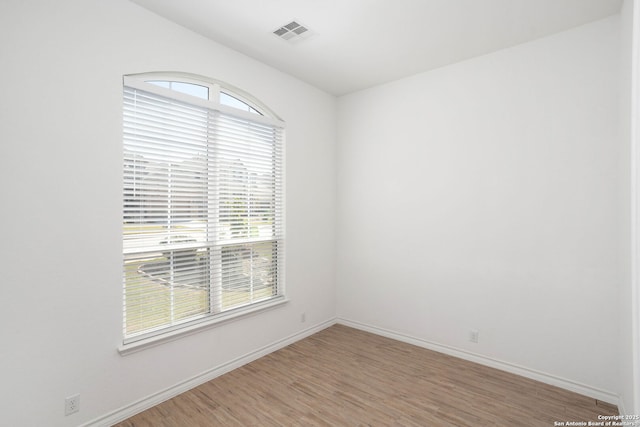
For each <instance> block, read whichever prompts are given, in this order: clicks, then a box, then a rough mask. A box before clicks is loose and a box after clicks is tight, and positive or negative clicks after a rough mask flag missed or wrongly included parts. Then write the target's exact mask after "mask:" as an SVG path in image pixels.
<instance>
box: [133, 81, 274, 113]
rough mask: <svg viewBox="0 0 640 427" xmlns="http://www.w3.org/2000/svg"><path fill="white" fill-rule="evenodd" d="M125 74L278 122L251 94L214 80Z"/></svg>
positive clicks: (269, 110)
mask: <svg viewBox="0 0 640 427" xmlns="http://www.w3.org/2000/svg"><path fill="white" fill-rule="evenodd" d="M126 77H127V78H129V79H134V80H136V81H138V82H142V83H148V84H152V85H154V86H158V87H162V88H165V89H169V90H172V91H175V92H179V93H181V94H184V95H187V96H190V97H194V98H199V99H203V100H207V101H211V102H213V103H216V104H219V105H223V106H226V107H230V108H234V109H237V110H240V111H244V112H248V113H251V114H256V115H260V116H264V117H269V118H272V119H275V120H278V121H280V118H279V117H278V116H277V115H276V114H275V113H274V112H273V111H272V110H271V109H269V108H268V107H267V106H266V105H264V104H263V103H262V102H260V101H259V100H258V99H256V98H255V97H253V96H252V95H250V94H248V93H246V92H244V91H243V90H241V89H238V88H236V87H234V86H232V85H230V84H228V83H224V82H221V81H218V80H215V79H211V78H208V77H203V76H198V75H195V74H188V73H180V72H153V73H142V74H130V75H128V76H126Z"/></svg>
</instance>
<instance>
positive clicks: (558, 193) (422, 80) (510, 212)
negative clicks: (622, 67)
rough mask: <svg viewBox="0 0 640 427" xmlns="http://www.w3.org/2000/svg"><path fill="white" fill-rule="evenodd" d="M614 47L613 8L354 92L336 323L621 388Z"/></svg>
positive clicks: (342, 103) (343, 120) (347, 121)
mask: <svg viewBox="0 0 640 427" xmlns="http://www.w3.org/2000/svg"><path fill="white" fill-rule="evenodd" d="M618 60H619V17H617V16H615V17H611V18H607V19H604V20H601V21H598V22H595V23H592V24H589V25H586V26H582V27H579V28H576V29H573V30H570V31H567V32H564V33H560V34H557V35H554V36H551V37H547V38H544V39H540V40H537V41H534V42H531V43H528V44H524V45H520V46H517V47H514V48H511V49H507V50H503V51H499V52H496V53H493V54H489V55H486V56H482V57H478V58H475V59H472V60H469V61H465V62H462V63H458V64H455V65H451V66H448V67H445V68H441V69H438V70H434V71H431V72H427V73H423V74H419V75H416V76H413V77H411V78H407V79H404V80H400V81H397V82H394V83H391V84H387V85H384V86H379V87H376V88H373V89H370V90H365V91H362V92H359V93H355V94H352V95H348V96H344V97H342V98H340V99H339V101H338V136H339V138H338V159H339V162H338V182H339V184H340V186H339V193H338V248H339V249H338V263H337V289H338V296H337V301H338V316H339V318H342V319H346V320H348V321H353V322H358V323H359V324H360V325H362V326H364V327H372V328H375V329H377V330H386V331H391V332H392V333H394V334H398V335H404V336H406V337H412V338H416V339H417V340H418V341H421V342H424V343H427V344H436V345H442V346H448V347H449V348H453V349H457V350H462V351H467V352H471V353H474V354H476V355H480V356H482V357H483V358H485V360H488V361H502V362H506V363H508V364H512V365H516V366H522V367H525V368H526V369H527V370H529V372H538V373H541V374H542V375H543V376H544V377H545V378H546V379H547V380H549V379H559V380H561V382H564V383H577V385H585V386H586V387H585V388H586V389H593V390H594V391H595V392H596V393H595V394H598V395H604V396H605V397H609V398H610V400H615V395H616V394H617V390H618V381H617V378H618V372H617V363H618V360H619V359H618V351H617V345H618V329H619V320H618V313H617V310H618V285H619V282H620V280H621V278H620V277H619V276H620V268H619V267H620V266H619V258H620V251H621V248H620V246H621V245H620V227H621V225H620V223H619V218H620V212H619V209H620V207H621V206H624V205H625V203H626V206H628V196H627V195H626V194H621V192H620V190H619V184H620V181H621V180H622V179H623V177H621V173H623V172H621V170H620V165H619V158H620V155H621V154H620V150H621V149H622V148H621V143H620V139H619V135H618V131H619V128H618V126H619V124H618V110H619V104H618V89H619V87H618V86H619V81H620V73H619V66H618ZM621 198H622V199H621ZM625 198H626V202H625ZM470 329H478V330H479V332H480V335H479V337H480V342H479V343H478V344H473V343H470V342H469V341H468V340H467V338H468V332H469V330H470ZM505 366H506V365H505ZM565 380H566V381H565Z"/></svg>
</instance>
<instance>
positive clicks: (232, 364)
mask: <svg viewBox="0 0 640 427" xmlns="http://www.w3.org/2000/svg"><path fill="white" fill-rule="evenodd" d="M335 323H336V319H330V320H327V321H325V322H322V323H320V324H317V325H315V326H312V327H310V328H307V329H305V330H303V331H300V332H298V333H295V334H293V335H290V336H288V337H285V338H283V339H281V340H278V341H276V342H274V343H272V344H269V345H267V346H264V347H262V348H259V349H257V350H255V351H252V352H250V353H247V354H245V355H243V356H240V357H238V358H236V359H233V360H230V361H229V362H227V363H223V364H222V365H219V366H216V367H215V368H212V369H209V370H207V371H205V372H203V373H201V374H199V375H196V376H195V377H192V378H190V379H188V380H185V381H183V382H180V383H178V384H175V385H174V386H172V387H169V388H167V389H166V390H162V391H160V392H157V393H154V394H152V395H150V396H147V397H145V398H143V399H140V400H138V401H137V402H134V403H132V404H130V405H126V406H123V407H122V408H120V409H117V410H115V411H113V412H110V413H108V414H106V415H104V416H101V417H99V418H96V419H94V420H92V421H89V422H88V423H85V424H82V426H81V427H108V426H112V425H114V424H116V423H119V422H121V421H124V420H126V419H127V418H130V417H132V416H134V415H136V414H138V413H140V412H142V411H145V410H147V409H149V408H152V407H153V406H155V405H158V404H160V403H162V402H164V401H166V400H169V399H171V398H173V397H175V396H177V395H179V394H181V393H184V392H185V391H188V390H191V389H192V388H194V387H197V386H199V385H201V384H204V383H206V382H207V381H211V380H212V379H214V378H216V377H219V376H220V375H223V374H226V373H227V372H230V371H232V370H234V369H236V368H239V367H241V366H243V365H246V364H247V363H250V362H253V361H254V360H256V359H259V358H261V357H262V356H266V355H267V354H269V353H273V352H274V351H276V350H279V349H281V348H284V347H286V346H288V345H290V344H293V343H294V342H296V341H299V340H301V339H303V338H306V337H308V336H310V335H313V334H315V333H316V332H320V331H321V330H323V329H326V328H328V327H329V326H331V325H334V324H335Z"/></svg>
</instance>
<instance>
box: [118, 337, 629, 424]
mask: <svg viewBox="0 0 640 427" xmlns="http://www.w3.org/2000/svg"><path fill="white" fill-rule="evenodd" d="M617 414H618V410H617V408H616V407H615V406H613V405H610V404H607V403H604V402H600V401H597V400H595V399H592V398H589V397H586V396H582V395H579V394H576V393H572V392H569V391H566V390H563V389H560V388H557V387H553V386H550V385H548V384H543V383H539V382H537V381H533V380H531V379H528V378H523V377H519V376H517V375H514V374H510V373H507V372H504V371H499V370H497V369H493V368H489V367H486V366H482V365H479V364H475V363H472V362H469V361H465V360H461V359H458V358H455V357H451V356H447V355H444V354H441V353H437V352H434V351H430V350H426V349H423V348H420V347H416V346H413V345H410V344H406V343H402V342H398V341H394V340H391V339H389V338H385V337H381V336H377V335H374V334H370V333H367V332H363V331H359V330H356V329H353V328H349V327H346V326H342V325H334V326H332V327H330V328H327V329H325V330H323V331H321V332H319V333H317V334H315V335H312V336H310V337H308V338H305V339H303V340H301V341H298V342H296V343H294V344H292V345H290V346H288V347H285V348H283V349H281V350H278V351H276V352H274V353H271V354H269V355H267V356H264V357H262V358H260V359H258V360H256V361H254V362H252V363H249V364H247V365H245V366H243V367H241V368H238V369H236V370H234V371H232V372H229V373H227V374H225V375H222V376H220V377H218V378H216V379H214V380H212V381H209V382H207V383H205V384H202V385H201V386H199V387H196V388H194V389H192V390H190V391H187V392H185V393H183V394H181V395H179V396H177V397H175V398H173V399H171V400H168V401H166V402H164V403H162V404H160V405H157V406H155V407H153V408H151V409H149V410H147V411H144V412H142V413H140V414H138V415H135V416H133V417H131V418H129V419H128V420H126V421H123V422H121V423H119V424H117V425H116V427H147V426H153V427H192V426H193V427H200V426H201V427H208V426H225V427H226V426H239V427H246V426H260V427H263V426H318V427H326V426H407V427H413V426H415V427H424V426H436V427H438V426H455V427H465V426H469V427H471V426H473V427H481V426H525V427H537V426H540V427H543V426H553V425H554V422H555V421H562V422H566V421H585V422H588V421H597V419H598V418H597V417H598V415H617Z"/></svg>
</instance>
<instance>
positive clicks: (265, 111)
mask: <svg viewBox="0 0 640 427" xmlns="http://www.w3.org/2000/svg"><path fill="white" fill-rule="evenodd" d="M149 81H170V82H180V83H187V84H194V85H199V86H204V87H207V88H208V91H209V92H208V93H209V99H207V100H205V99H203V98H199V97H196V96H192V95H189V94H186V93H183V92H180V91H176V90H173V89H170V88H166V87H163V86H159V85H156V84H153V83H149ZM126 88H131V89H133V90H141V91H145V92H150V93H154V94H157V95H159V96H162V97H165V98H170V99H174V100H176V101H178V102H185V103H188V104H191V105H194V106H199V107H205V108H207V109H209V110H210V111H218V112H220V113H222V114H224V115H227V116H232V117H236V118H238V119H242V120H248V121H251V122H255V123H258V124H263V125H268V126H273V127H274V128H280V129H282V131H281V132H282V137H281V140H280V152H281V154H280V159H279V169H277V172H275V173H277V174H278V176H280V180H281V181H280V183H279V184H275V185H276V187H274V191H277V192H278V193H279V203H280V208H279V209H278V208H274V211H273V215H274V221H280V223H281V225H280V226H279V227H278V229H279V230H280V233H279V234H278V235H277V236H276V235H275V234H274V236H273V237H271V238H270V239H267V240H265V241H266V242H269V241H271V242H277V244H276V247H277V250H278V251H282V252H283V253H284V242H285V200H284V199H285V164H284V162H285V154H284V149H285V141H284V129H285V124H284V122H283V121H282V120H281V119H280V118H279V117H278V116H277V115H276V114H275V113H274V112H273V111H272V110H271V109H269V108H268V107H267V106H266V105H265V104H263V103H262V102H260V101H259V100H257V99H256V98H254V97H253V96H251V95H249V94H248V93H246V92H244V91H242V90H240V89H238V88H236V87H234V86H231V85H229V84H226V83H224V82H221V81H218V80H215V79H211V78H206V77H202V76H197V75H193V74H187V73H179V72H151V73H141V74H132V75H125V76H123V90H125V89H126ZM220 93H225V94H227V95H228V96H231V97H233V98H235V99H237V100H239V101H240V102H242V103H244V104H246V105H247V106H248V107H249V111H245V110H243V109H238V108H235V107H232V106H229V105H225V104H223V103H221V101H220ZM251 109H253V110H254V112H252V111H251ZM207 135H209V133H208V132H207ZM209 137H210V136H207V138H209ZM207 140H208V139H207ZM207 144H209V142H208V143H207ZM274 149H275V148H274ZM274 167H275V166H274ZM207 168H208V166H207ZM207 170H208V171H209V173H210V172H211V171H210V170H209V169H207ZM124 173H125V171H124V170H123V174H124ZM274 179H275V178H274ZM275 182H276V181H274V183H275ZM123 188H124V187H123ZM207 188H208V189H209V190H208V191H209V192H210V191H211V187H209V186H208V187H207ZM216 191H217V190H216ZM126 202H127V200H126V196H125V195H124V194H123V227H124V224H125V218H126V213H127V212H128V211H126V210H125V204H126ZM218 208H219V207H217V208H216V209H218ZM207 209H210V208H207ZM276 218H277V219H276ZM208 221H209V220H207V223H208ZM274 224H275V223H274ZM218 225H219V224H218ZM214 226H216V225H215V224H214ZM274 227H275V225H274ZM123 233H124V229H123ZM274 233H275V232H274ZM274 239H275V240H274ZM206 243H207V244H208V245H212V247H214V246H215V244H214V243H213V242H212V241H210V240H209V237H207V240H206ZM219 244H220V243H219V242H218V245H219ZM246 244H248V245H253V244H257V241H256V240H255V239H253V240H252V239H251V238H248V240H247V243H246ZM218 247H221V246H218ZM218 250H221V249H218ZM126 253H127V249H126V248H125V240H124V234H123V263H122V265H123V268H124V266H125V263H124V258H125V257H126ZM208 256H209V257H211V255H210V254H209V255H208ZM271 263H272V265H275V266H276V269H277V274H276V277H277V279H276V280H277V281H276V284H275V289H276V291H277V293H276V295H275V296H272V297H269V298H268V299H266V300H264V301H259V302H252V303H249V304H248V305H243V306H239V307H236V308H231V309H223V310H221V311H217V312H214V311H213V308H212V306H211V305H209V308H208V310H209V312H208V313H207V314H204V315H201V316H199V317H198V318H195V319H192V320H187V321H184V322H182V323H179V324H170V325H169V326H163V327H160V328H158V330H157V331H154V330H150V332H149V330H147V332H143V333H139V334H138V333H135V334H129V335H127V333H126V332H127V331H126V309H127V306H126V300H125V298H126V285H127V283H126V280H127V279H126V277H125V274H123V281H122V286H123V305H122V307H123V309H122V316H123V317H122V319H123V339H122V345H121V346H120V347H119V352H120V353H121V354H123V355H125V354H129V353H131V352H135V351H139V350H141V349H143V348H146V347H149V346H155V345H157V344H159V343H162V342H165V341H172V340H174V339H177V338H179V337H182V336H185V335H190V334H192V333H194V332H195V331H198V330H200V329H203V328H206V327H210V326H212V325H215V324H219V323H222V322H227V321H229V320H231V319H235V318H239V317H244V316H247V315H251V314H254V313H256V312H258V311H263V310H267V309H271V308H273V307H275V306H279V305H281V304H283V303H286V302H288V298H287V294H286V292H285V280H284V264H285V259H284V255H283V254H279V255H278V258H277V260H272V261H271ZM223 267H224V265H223V264H221V265H220V266H219V267H216V268H223ZM210 275H212V274H210ZM212 280H213V279H209V288H208V290H207V292H208V295H209V296H208V298H209V300H210V301H212V299H213V298H214V297H213V296H212V294H213V293H214V291H217V290H220V289H222V287H223V286H224V285H223V284H222V283H220V284H219V287H216V288H214V287H211V286H212V285H211V283H213V282H212Z"/></svg>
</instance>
